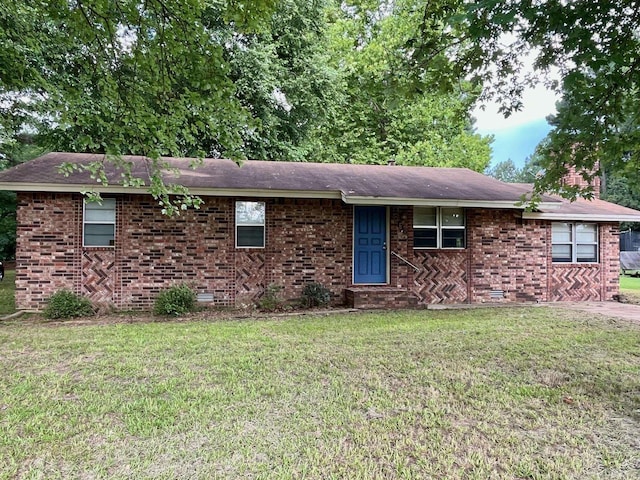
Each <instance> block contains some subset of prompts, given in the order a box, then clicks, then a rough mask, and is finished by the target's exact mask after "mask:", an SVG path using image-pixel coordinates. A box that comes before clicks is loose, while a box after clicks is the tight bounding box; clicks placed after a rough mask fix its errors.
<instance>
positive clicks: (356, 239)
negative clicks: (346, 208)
mask: <svg viewBox="0 0 640 480" xmlns="http://www.w3.org/2000/svg"><path fill="white" fill-rule="evenodd" d="M353 230H354V235H353V245H354V247H353V283H386V282H387V209H386V207H355V210H354V228H353Z"/></svg>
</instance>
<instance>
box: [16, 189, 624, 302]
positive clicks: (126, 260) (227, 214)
mask: <svg viewBox="0 0 640 480" xmlns="http://www.w3.org/2000/svg"><path fill="white" fill-rule="evenodd" d="M18 200H19V209H18V254H17V259H16V260H17V262H16V263H17V264H16V301H17V304H18V306H19V308H29V309H33V308H42V307H43V305H44V302H45V301H46V299H47V298H48V297H49V296H50V295H51V294H52V293H54V292H55V291H57V290H59V289H61V288H68V289H71V290H73V291H76V292H78V293H82V294H84V295H87V296H88V297H90V298H91V299H92V300H93V301H94V302H96V303H101V304H113V305H115V306H116V307H120V308H149V307H150V306H151V305H152V304H153V301H154V298H155V296H156V295H157V294H158V293H159V292H160V291H161V290H163V289H165V288H167V287H168V286H170V285H171V284H174V283H179V282H188V283H190V284H192V285H193V286H194V287H195V288H196V289H197V290H198V292H199V293H209V294H213V297H214V303H215V304H217V305H253V304H255V302H256V301H257V300H258V299H259V298H260V296H261V295H262V293H263V292H264V289H265V288H266V287H267V286H268V285H269V284H271V283H275V284H278V285H282V286H283V287H284V289H283V291H282V295H283V297H285V298H287V299H294V298H298V297H299V296H300V294H301V293H302V289H303V287H304V285H305V283H307V282H319V283H321V284H323V285H325V286H327V287H329V288H330V289H331V291H332V293H333V295H334V300H335V302H336V303H340V302H341V301H343V299H344V291H345V288H347V287H350V286H351V285H352V277H351V275H352V237H353V232H352V230H353V225H352V222H353V220H352V212H353V207H351V206H347V205H344V204H343V203H342V202H341V201H339V200H311V199H297V200H296V199H262V200H263V201H265V203H266V218H267V222H266V239H267V240H266V248H264V249H246V248H239V249H237V248H235V225H234V205H235V200H236V199H235V198H217V197H206V198H205V205H204V206H203V207H202V208H201V209H200V210H195V211H193V210H191V211H187V212H184V213H183V215H182V216H181V217H178V218H167V217H164V216H162V215H161V213H160V209H159V207H158V206H157V205H156V203H155V202H154V201H153V200H152V199H151V198H150V197H147V196H142V195H124V196H119V197H118V202H117V225H116V242H115V243H116V246H115V248H83V247H82V197H81V196H80V195H70V194H38V193H36V194H27V193H21V194H19V196H18ZM244 200H246V199H244ZM254 200H260V199H254ZM412 219H413V209H412V207H390V209H389V231H390V234H389V239H390V242H389V250H390V251H391V252H395V253H397V254H398V255H400V256H401V257H403V258H404V259H406V260H408V261H409V262H411V263H412V264H414V265H415V266H416V267H418V269H419V271H418V272H416V271H414V269H413V268H412V267H411V266H410V265H408V264H407V263H405V262H403V261H402V260H400V259H399V258H397V257H396V256H394V255H391V256H390V258H389V261H390V284H389V287H392V288H395V289H397V288H400V289H405V290H408V291H409V293H410V294H411V295H413V296H414V297H415V298H416V299H417V301H418V302H419V303H421V304H430V303H465V302H493V301H496V300H502V301H513V302H520V301H550V300H589V299H597V300H599V299H606V300H608V299H611V298H612V297H613V295H615V294H616V293H618V269H619V263H618V262H619V260H618V238H617V236H616V233H617V230H618V227H617V225H616V224H603V225H601V226H600V230H599V231H600V258H601V263H600V264H597V265H579V266H576V265H558V264H552V263H551V260H550V243H551V229H550V225H551V224H550V222H546V221H532V220H522V218H521V215H520V213H518V212H517V211H508V210H486V209H468V210H467V248H466V249H463V250H414V249H413V229H412ZM496 291H502V292H504V298H503V299H497V298H496V297H495V293H496ZM492 293H493V295H492ZM387 296H389V295H387Z"/></svg>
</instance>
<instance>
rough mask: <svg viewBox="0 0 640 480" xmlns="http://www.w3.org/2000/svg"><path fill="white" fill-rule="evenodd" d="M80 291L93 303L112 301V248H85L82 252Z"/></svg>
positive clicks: (113, 288)
mask: <svg viewBox="0 0 640 480" xmlns="http://www.w3.org/2000/svg"><path fill="white" fill-rule="evenodd" d="M82 293H83V294H84V295H85V296H87V297H89V298H90V299H91V301H92V302H94V303H101V304H112V303H113V300H114V298H113V297H114V293H115V253H114V251H113V250H111V251H108V250H105V251H89V250H86V251H84V252H83V254H82Z"/></svg>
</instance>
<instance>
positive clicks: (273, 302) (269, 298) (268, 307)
mask: <svg viewBox="0 0 640 480" xmlns="http://www.w3.org/2000/svg"><path fill="white" fill-rule="evenodd" d="M283 288H284V287H282V285H276V284H275V283H271V284H269V285H268V286H267V288H266V290H265V291H264V294H263V295H262V298H260V300H259V301H258V308H259V309H260V310H265V311H267V312H275V311H276V310H280V309H282V308H283V307H284V304H285V302H284V300H282V298H280V292H281V291H282V289H283Z"/></svg>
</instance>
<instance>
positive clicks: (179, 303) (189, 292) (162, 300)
mask: <svg viewBox="0 0 640 480" xmlns="http://www.w3.org/2000/svg"><path fill="white" fill-rule="evenodd" d="M195 308H196V292H194V291H193V289H192V288H191V287H189V286H188V285H185V284H181V285H174V286H173V287H171V288H168V289H167V290H164V291H162V292H160V294H159V295H158V296H157V297H156V301H155V303H154V306H153V313H155V314H156V315H173V316H176V317H177V316H178V315H183V314H185V313H188V312H192V311H193V310H195Z"/></svg>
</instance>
